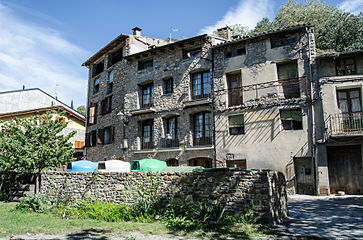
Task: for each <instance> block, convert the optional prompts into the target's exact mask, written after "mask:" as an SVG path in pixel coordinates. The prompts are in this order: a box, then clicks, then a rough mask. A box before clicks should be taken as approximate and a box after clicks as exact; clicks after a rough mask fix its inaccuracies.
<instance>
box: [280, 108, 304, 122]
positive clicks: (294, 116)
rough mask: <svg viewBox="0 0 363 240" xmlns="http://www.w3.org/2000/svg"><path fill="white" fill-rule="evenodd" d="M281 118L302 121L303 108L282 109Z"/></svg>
mask: <svg viewBox="0 0 363 240" xmlns="http://www.w3.org/2000/svg"><path fill="white" fill-rule="evenodd" d="M280 118H281V120H291V121H301V120H302V112H301V110H281V111H280Z"/></svg>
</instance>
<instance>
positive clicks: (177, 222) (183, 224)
mask: <svg viewBox="0 0 363 240" xmlns="http://www.w3.org/2000/svg"><path fill="white" fill-rule="evenodd" d="M166 227H167V228H169V229H171V230H176V231H180V230H184V231H191V230H195V229H197V228H200V224H199V223H197V222H193V221H191V220H188V219H187V218H186V217H174V218H169V219H168V220H167V221H166Z"/></svg>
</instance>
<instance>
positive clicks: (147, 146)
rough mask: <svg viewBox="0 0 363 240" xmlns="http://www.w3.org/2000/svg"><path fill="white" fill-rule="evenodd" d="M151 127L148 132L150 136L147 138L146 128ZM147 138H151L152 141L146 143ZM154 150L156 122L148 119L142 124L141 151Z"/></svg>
mask: <svg viewBox="0 0 363 240" xmlns="http://www.w3.org/2000/svg"><path fill="white" fill-rule="evenodd" d="M147 126H149V127H150V129H149V131H148V132H147V133H148V134H149V136H145V133H146V132H145V127H147ZM145 137H149V138H150V141H148V142H145ZM153 148H154V120H153V119H148V120H145V121H142V122H141V149H153Z"/></svg>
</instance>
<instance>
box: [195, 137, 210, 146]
mask: <svg viewBox="0 0 363 240" xmlns="http://www.w3.org/2000/svg"><path fill="white" fill-rule="evenodd" d="M208 145H212V138H211V137H201V138H197V137H194V146H208Z"/></svg>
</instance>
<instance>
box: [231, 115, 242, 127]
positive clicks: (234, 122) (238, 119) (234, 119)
mask: <svg viewBox="0 0 363 240" xmlns="http://www.w3.org/2000/svg"><path fill="white" fill-rule="evenodd" d="M228 119H229V127H230V128H236V127H243V126H244V116H243V115H234V116H229V117H228Z"/></svg>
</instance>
